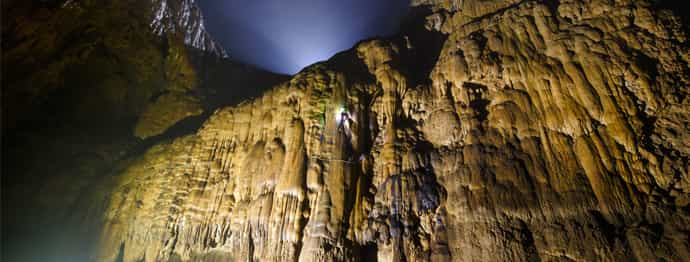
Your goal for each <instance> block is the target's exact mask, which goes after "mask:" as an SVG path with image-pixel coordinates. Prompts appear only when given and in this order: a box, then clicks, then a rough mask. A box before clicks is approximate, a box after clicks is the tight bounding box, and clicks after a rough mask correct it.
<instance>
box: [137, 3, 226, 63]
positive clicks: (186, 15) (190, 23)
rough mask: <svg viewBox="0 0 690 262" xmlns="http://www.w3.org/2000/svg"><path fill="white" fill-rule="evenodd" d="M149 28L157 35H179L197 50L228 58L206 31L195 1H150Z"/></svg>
mask: <svg viewBox="0 0 690 262" xmlns="http://www.w3.org/2000/svg"><path fill="white" fill-rule="evenodd" d="M152 6H153V14H154V16H153V19H152V20H151V28H152V30H153V32H154V33H156V34H158V35H161V36H163V35H166V34H170V33H173V34H175V33H181V34H182V35H184V43H185V44H186V45H189V46H192V47H194V48H197V49H199V50H203V51H206V52H209V53H213V54H215V55H217V56H219V57H228V53H227V52H226V51H225V49H224V48H223V47H222V46H221V45H220V44H218V42H216V41H215V40H214V39H213V37H211V35H210V34H209V33H208V31H206V26H205V25H204V17H203V15H202V13H201V9H200V8H199V6H198V5H197V4H196V1H195V0H172V1H169V0H152Z"/></svg>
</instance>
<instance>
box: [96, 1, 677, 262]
mask: <svg viewBox="0 0 690 262" xmlns="http://www.w3.org/2000/svg"><path fill="white" fill-rule="evenodd" d="M415 4H416V5H418V7H416V8H415V9H414V10H413V14H412V15H411V16H412V17H413V18H411V19H410V21H409V22H408V23H406V25H405V27H404V28H405V30H404V31H403V33H401V34H400V36H398V37H394V38H391V39H378V40H370V41H365V42H362V43H360V44H359V45H357V46H356V47H355V48H354V49H352V50H350V51H347V52H344V53H341V54H339V55H337V56H335V57H334V58H332V59H331V60H330V61H327V62H324V63H320V64H316V65H313V66H310V67H308V68H306V69H304V70H303V71H302V72H300V73H299V74H297V75H296V76H294V77H293V78H292V80H290V81H287V82H285V83H283V84H280V85H278V86H276V87H274V88H273V89H272V90H270V91H268V92H266V93H264V94H263V95H262V96H261V97H258V98H256V99H253V100H251V101H247V102H245V103H242V104H240V105H238V106H236V107H227V108H223V109H220V110H217V111H216V112H215V113H214V114H213V115H212V116H211V117H210V118H209V119H208V120H207V121H206V122H205V123H204V125H203V127H202V128H201V129H199V130H198V131H197V132H196V133H195V134H192V135H188V136H184V137H180V138H177V139H175V140H173V141H171V142H168V143H161V144H158V145H156V146H154V147H152V148H151V149H149V150H148V151H147V152H146V153H145V154H143V155H141V156H139V157H137V158H134V159H132V160H131V161H130V162H129V163H128V164H127V165H126V167H124V168H123V171H122V172H121V174H119V175H118V179H117V180H118V182H117V186H116V188H115V189H114V190H113V193H112V194H111V195H110V198H109V202H108V203H109V204H108V206H109V208H108V210H107V212H106V215H105V221H106V222H105V226H104V232H103V235H102V242H101V244H100V250H99V252H98V254H99V255H98V260H99V261H116V260H118V259H122V261H141V260H143V261H190V260H192V261H226V260H231V261H247V260H255V261H284V260H299V261H334V260H335V261H340V260H347V261H350V260H353V261H360V260H362V261H371V260H374V259H378V260H380V261H427V260H431V261H539V260H545V261H552V260H576V261H602V260H603V261H635V260H637V261H656V260H666V261H683V260H687V259H688V258H689V257H690V243H689V239H688V234H687V232H688V230H690V226H689V225H690V206H689V205H688V204H690V195H689V193H690V178H688V172H689V167H688V157H689V156H690V133H689V132H690V131H689V130H690V129H689V128H688V127H689V122H690V117H689V116H688V112H690V104H689V103H690V101H689V100H688V84H690V72H689V65H688V63H689V62H690V53H689V51H688V47H687V42H686V41H687V40H686V33H685V31H684V27H683V25H682V22H681V19H680V18H678V17H676V16H674V15H673V14H672V13H671V12H670V11H668V10H661V9H660V6H659V5H657V4H653V3H651V2H648V1H623V0H616V1H604V0H592V1H579V0H562V1H510V0H490V1H479V0H474V1H473V0H466V1H417V3H415Z"/></svg>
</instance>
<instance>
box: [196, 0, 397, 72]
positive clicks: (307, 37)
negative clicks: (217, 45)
mask: <svg viewBox="0 0 690 262" xmlns="http://www.w3.org/2000/svg"><path fill="white" fill-rule="evenodd" d="M200 5H201V6H202V9H203V11H204V15H205V17H206V23H207V27H208V30H209V31H210V32H211V34H212V35H213V36H214V37H215V38H216V39H217V40H218V41H219V42H221V43H222V44H223V45H224V46H225V47H226V48H227V49H228V53H229V54H230V57H231V58H234V59H236V60H239V61H242V62H246V63H250V64H254V65H257V66H259V67H262V68H265V69H268V70H271V71H275V72H280V73H288V74H292V73H296V72H297V71H299V70H300V69H302V68H303V67H305V66H307V65H309V64H312V63H315V62H318V61H321V60H326V59H328V58H329V57H331V56H332V55H334V54H335V53H337V52H339V51H343V50H346V49H349V48H351V47H352V46H353V45H354V44H355V43H356V42H357V41H360V40H362V39H366V38H370V37H374V36H384V35H389V34H392V33H394V32H395V31H396V30H397V27H398V24H399V23H400V21H401V19H402V17H403V16H404V15H405V14H406V12H407V6H408V5H409V0H292V1H287V0H226V1H221V0H200Z"/></svg>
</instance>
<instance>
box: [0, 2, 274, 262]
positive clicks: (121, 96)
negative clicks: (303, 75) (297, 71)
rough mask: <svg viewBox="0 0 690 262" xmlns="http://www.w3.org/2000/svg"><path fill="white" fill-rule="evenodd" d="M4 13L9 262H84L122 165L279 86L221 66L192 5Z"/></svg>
mask: <svg viewBox="0 0 690 262" xmlns="http://www.w3.org/2000/svg"><path fill="white" fill-rule="evenodd" d="M1 8H2V77H1V78H2V131H1V133H2V183H1V184H2V228H3V232H2V250H3V252H1V253H2V258H1V259H0V260H3V261H5V260H7V261H89V259H91V258H92V256H93V254H92V253H93V252H91V251H92V250H93V249H94V246H95V245H96V244H97V241H96V239H98V235H99V233H100V228H101V227H102V225H101V223H102V214H103V209H104V208H105V206H106V205H107V201H106V200H104V199H105V198H106V196H107V195H108V194H109V192H110V190H111V185H113V182H112V181H113V180H112V179H111V175H112V174H113V173H117V172H119V171H117V170H118V165H119V164H118V163H120V162H122V161H125V162H126V160H127V159H128V158H129V157H130V155H137V154H140V153H141V152H142V151H145V150H146V148H148V147H150V146H151V145H152V144H155V143H158V142H159V141H161V140H164V139H169V138H170V137H174V136H176V135H178V134H180V133H189V132H194V131H195V130H196V129H197V128H198V127H199V126H200V123H201V122H203V120H204V119H205V118H207V117H208V116H209V115H210V114H211V113H212V112H213V110H215V109H216V108H218V107H220V106H225V105H233V104H236V103H238V102H239V101H241V100H242V99H244V98H246V97H252V96H256V95H258V94H260V92H261V91H262V90H263V89H266V88H268V87H270V86H272V85H274V84H275V83H278V82H280V81H283V80H284V76H280V75H275V74H272V73H268V72H266V71H263V70H259V69H256V68H253V67H250V66H246V65H242V64H239V63H236V62H233V61H231V60H228V59H227V58H224V57H226V56H227V53H226V52H225V50H223V49H222V48H221V47H220V45H218V44H217V43H215V42H214V41H213V39H212V38H211V37H210V35H209V34H208V33H207V32H206V31H205V29H204V26H203V16H202V15H201V13H200V10H199V8H198V7H197V6H196V3H195V2H194V1H172V0H171V1H71V0H68V1H63V0H60V1H3V2H2V7H1ZM158 14H162V15H160V16H159V15H158ZM36 250H41V251H42V252H36Z"/></svg>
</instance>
